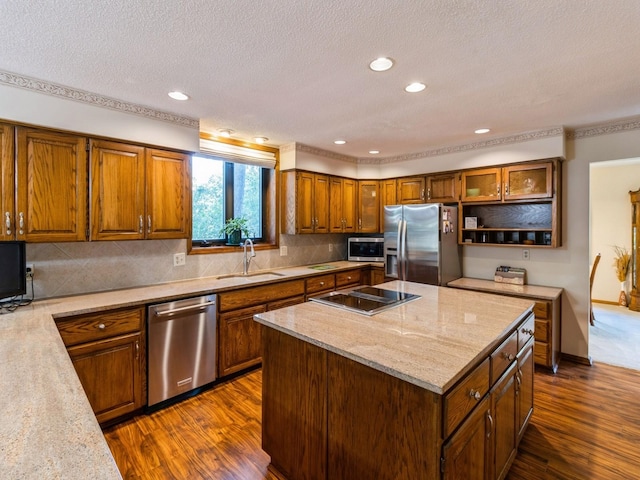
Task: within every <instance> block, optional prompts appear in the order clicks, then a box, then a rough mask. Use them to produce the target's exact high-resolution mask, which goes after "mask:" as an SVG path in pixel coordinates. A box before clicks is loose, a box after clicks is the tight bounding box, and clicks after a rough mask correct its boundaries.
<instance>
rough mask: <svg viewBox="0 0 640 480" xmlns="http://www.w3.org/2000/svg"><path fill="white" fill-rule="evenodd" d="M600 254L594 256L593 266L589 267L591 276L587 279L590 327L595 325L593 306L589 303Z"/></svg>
mask: <svg viewBox="0 0 640 480" xmlns="http://www.w3.org/2000/svg"><path fill="white" fill-rule="evenodd" d="M600 257H601V255H600V254H597V255H596V258H595V260H594V261H593V266H592V267H591V276H590V277H589V310H590V312H591V313H590V316H589V321H590V322H591V325H595V321H596V317H594V315H593V304H592V303H591V291H592V290H593V279H594V278H595V277H596V268H598V263H600Z"/></svg>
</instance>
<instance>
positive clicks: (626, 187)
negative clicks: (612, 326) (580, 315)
mask: <svg viewBox="0 0 640 480" xmlns="http://www.w3.org/2000/svg"><path fill="white" fill-rule="evenodd" d="M639 188H640V158H633V159H628V160H620V161H610V162H598V163H592V164H591V165H590V186H589V193H590V211H591V228H590V231H591V247H590V252H591V253H590V255H589V258H590V259H594V258H595V256H596V254H598V253H600V254H601V255H602V258H601V259H600V264H599V265H598V268H597V270H596V276H595V280H594V283H593V293H592V298H593V299H594V300H600V301H604V302H614V303H617V302H618V296H619V294H620V282H619V281H618V279H617V277H616V274H615V269H614V267H613V261H614V250H613V246H614V245H617V246H620V247H625V248H626V249H627V250H628V251H630V250H631V203H630V202H629V191H630V190H638V189H639ZM626 290H627V292H628V287H627V288H626Z"/></svg>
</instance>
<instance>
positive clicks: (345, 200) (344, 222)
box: [329, 177, 358, 233]
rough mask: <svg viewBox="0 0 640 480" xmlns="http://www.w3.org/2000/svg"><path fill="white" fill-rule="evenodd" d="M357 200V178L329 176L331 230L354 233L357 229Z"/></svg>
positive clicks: (332, 231) (333, 231)
mask: <svg viewBox="0 0 640 480" xmlns="http://www.w3.org/2000/svg"><path fill="white" fill-rule="evenodd" d="M357 202H358V182H357V180H353V179H351V178H342V177H329V231H330V232H331V233H353V232H355V231H356V230H357V208H356V207H357Z"/></svg>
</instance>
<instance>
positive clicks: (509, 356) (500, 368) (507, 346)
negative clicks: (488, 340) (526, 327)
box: [491, 331, 518, 384]
mask: <svg viewBox="0 0 640 480" xmlns="http://www.w3.org/2000/svg"><path fill="white" fill-rule="evenodd" d="M517 353H518V332H517V331H515V332H513V333H512V334H511V335H509V338H507V339H506V340H505V341H504V342H502V344H501V345H500V346H499V347H498V348H496V349H495V351H494V352H493V353H492V354H491V383H492V384H493V383H495V382H496V381H498V379H499V378H500V376H501V375H502V374H503V373H504V372H505V371H506V370H507V368H509V365H510V364H511V363H512V362H513V361H514V360H515V359H516V354H517Z"/></svg>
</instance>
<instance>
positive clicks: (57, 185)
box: [3, 127, 88, 242]
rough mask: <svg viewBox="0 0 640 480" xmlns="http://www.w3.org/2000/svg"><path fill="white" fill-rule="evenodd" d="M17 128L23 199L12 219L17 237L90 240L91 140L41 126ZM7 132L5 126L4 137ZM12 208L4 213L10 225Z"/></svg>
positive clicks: (19, 190) (19, 188)
mask: <svg viewBox="0 0 640 480" xmlns="http://www.w3.org/2000/svg"><path fill="white" fill-rule="evenodd" d="M16 130H17V144H16V154H17V156H16V158H17V169H16V180H17V182H16V198H17V203H16V206H15V211H14V212H15V214H14V217H13V221H12V222H11V223H12V229H13V230H14V231H15V238H16V239H18V240H25V241H27V242H71V241H82V240H86V238H87V220H86V218H87V192H88V190H87V152H86V144H87V139H86V138H85V137H80V136H75V135H67V134H62V133H56V132H50V131H47V130H38V129H35V128H26V127H17V128H16ZM7 132H8V130H6V129H5V130H4V131H3V137H4V134H6V133H7ZM3 170H4V169H3ZM3 196H4V188H3ZM7 213H11V210H10V209H9V208H7V209H6V210H5V211H4V212H3V216H4V220H5V228H6V218H7V216H6V214H7ZM5 232H6V230H5Z"/></svg>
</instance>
